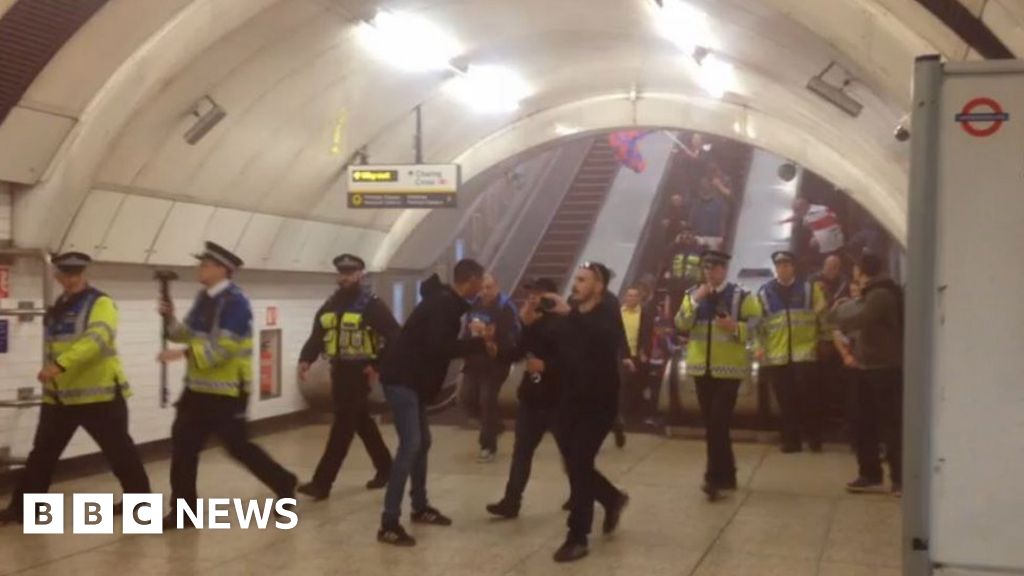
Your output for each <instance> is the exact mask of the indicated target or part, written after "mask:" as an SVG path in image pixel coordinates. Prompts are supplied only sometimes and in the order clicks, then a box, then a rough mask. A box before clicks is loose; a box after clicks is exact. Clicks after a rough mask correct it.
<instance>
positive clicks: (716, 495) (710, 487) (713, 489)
mask: <svg viewBox="0 0 1024 576" xmlns="http://www.w3.org/2000/svg"><path fill="white" fill-rule="evenodd" d="M700 491H701V492H703V493H704V494H705V495H706V496H707V497H708V502H715V501H717V500H719V499H721V497H722V493H721V492H719V490H718V486H715V485H714V484H712V483H711V482H705V483H703V484H701V485H700Z"/></svg>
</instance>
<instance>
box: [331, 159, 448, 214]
mask: <svg viewBox="0 0 1024 576" xmlns="http://www.w3.org/2000/svg"><path fill="white" fill-rule="evenodd" d="M461 178H462V175H461V171H460V169H459V165H458V164H407V165H403V164H397V165H388V166H384V165H365V166H349V167H348V207H349V208H454V207H455V202H456V201H455V196H456V194H458V192H459V185H460V184H461Z"/></svg>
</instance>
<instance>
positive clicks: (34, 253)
mask: <svg viewBox="0 0 1024 576" xmlns="http://www.w3.org/2000/svg"><path fill="white" fill-rule="evenodd" d="M5 256H6V257H12V258H34V259H38V260H39V262H40V263H41V264H42V265H43V270H42V274H41V277H42V279H41V282H42V293H43V306H42V308H31V309H25V310H22V309H8V310H0V316H16V317H30V318H31V317H35V316H41V315H42V314H45V313H46V309H47V308H49V307H50V305H51V304H53V286H52V285H51V284H50V274H49V268H50V254H49V253H48V252H47V251H46V250H44V249H42V248H0V258H3V257H5ZM40 351H41V356H42V362H45V361H46V341H45V340H44V341H43V342H42V343H41V344H40Z"/></svg>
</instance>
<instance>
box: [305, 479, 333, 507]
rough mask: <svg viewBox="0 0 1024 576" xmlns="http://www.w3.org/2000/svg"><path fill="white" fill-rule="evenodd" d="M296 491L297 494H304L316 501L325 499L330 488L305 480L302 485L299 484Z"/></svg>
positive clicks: (329, 493)
mask: <svg viewBox="0 0 1024 576" xmlns="http://www.w3.org/2000/svg"><path fill="white" fill-rule="evenodd" d="M297 491H298V493H299V494H305V495H306V496H309V497H310V498H312V499H313V500H315V501H317V502H320V501H321V500H327V497H328V496H330V495H331V491H330V490H327V489H326V488H324V487H323V486H320V485H319V484H317V483H316V482H306V483H305V484H303V485H302V486H299V487H298V489H297Z"/></svg>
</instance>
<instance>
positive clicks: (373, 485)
mask: <svg viewBox="0 0 1024 576" xmlns="http://www.w3.org/2000/svg"><path fill="white" fill-rule="evenodd" d="M390 479H391V473H390V472H389V473H387V474H384V473H381V472H378V473H377V475H376V476H374V477H373V478H372V479H371V480H370V481H369V482H367V483H366V489H367V490H380V489H381V488H385V487H387V485H388V480H390Z"/></svg>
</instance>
